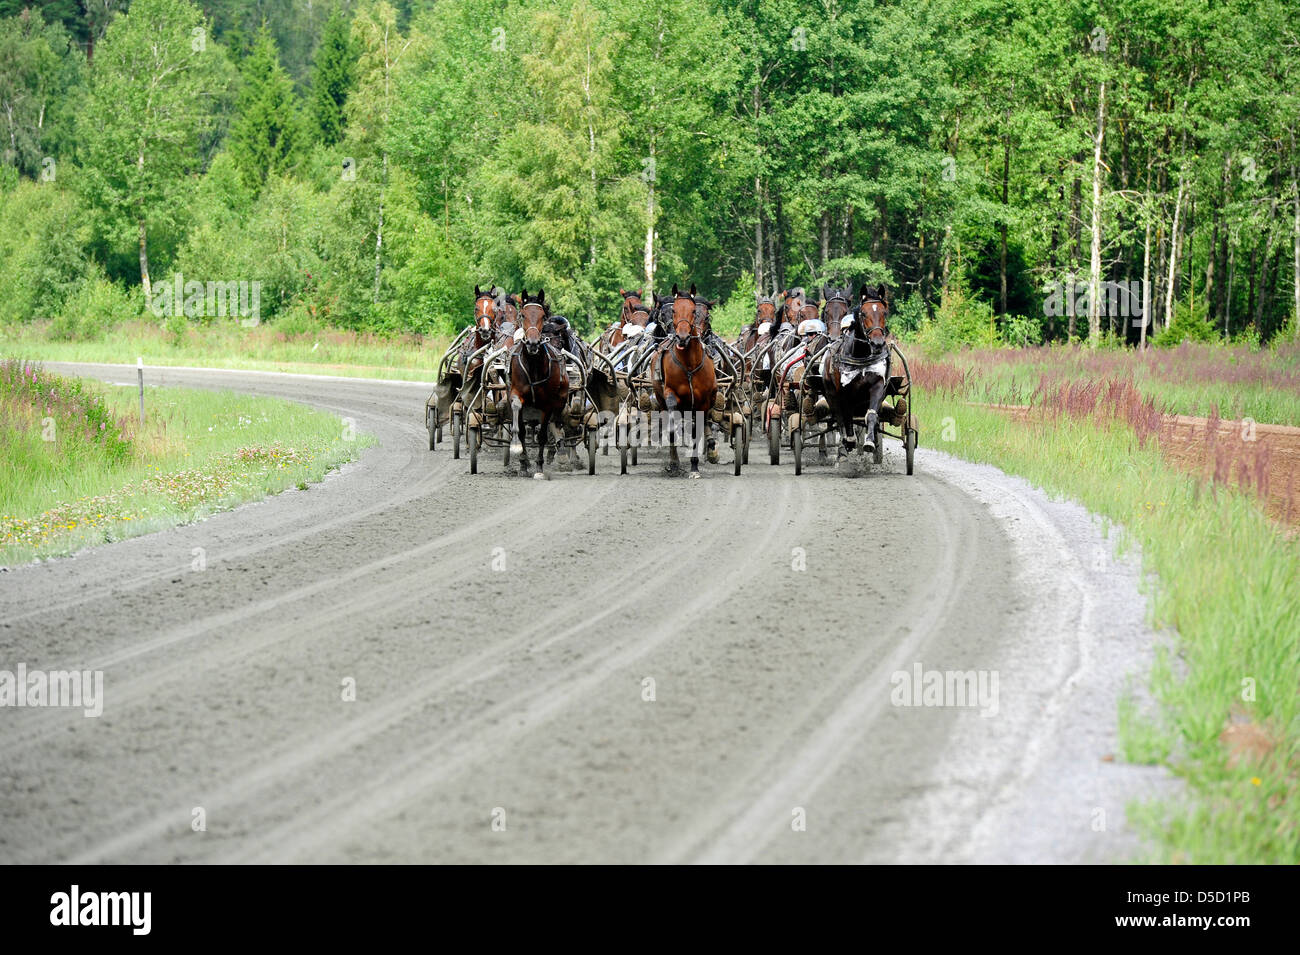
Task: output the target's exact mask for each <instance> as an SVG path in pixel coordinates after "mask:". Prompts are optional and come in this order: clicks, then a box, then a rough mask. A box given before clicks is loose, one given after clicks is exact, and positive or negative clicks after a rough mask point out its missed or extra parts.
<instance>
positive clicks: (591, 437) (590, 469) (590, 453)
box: [587, 428, 600, 474]
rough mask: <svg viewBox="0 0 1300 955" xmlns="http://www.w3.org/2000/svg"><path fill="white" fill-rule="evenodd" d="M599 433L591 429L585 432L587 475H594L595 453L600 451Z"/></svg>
mask: <svg viewBox="0 0 1300 955" xmlns="http://www.w3.org/2000/svg"><path fill="white" fill-rule="evenodd" d="M599 446H600V433H599V432H598V431H597V430H596V429H595V428H591V429H590V430H589V431H588V432H587V473H588V474H595V473H596V452H597V451H598V450H600V447H599Z"/></svg>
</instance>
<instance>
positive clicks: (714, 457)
mask: <svg viewBox="0 0 1300 955" xmlns="http://www.w3.org/2000/svg"><path fill="white" fill-rule="evenodd" d="M706 457H707V458H708V461H709V463H710V464H717V463H718V452H717V451H710V452H709V453H708V454H707V455H706Z"/></svg>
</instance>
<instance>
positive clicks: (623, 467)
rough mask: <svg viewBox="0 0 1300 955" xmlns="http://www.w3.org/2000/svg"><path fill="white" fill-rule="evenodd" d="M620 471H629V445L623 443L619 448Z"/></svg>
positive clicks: (623, 472) (624, 472)
mask: <svg viewBox="0 0 1300 955" xmlns="http://www.w3.org/2000/svg"><path fill="white" fill-rule="evenodd" d="M618 473H619V474H626V473H627V445H623V446H622V447H620V448H619V449H618Z"/></svg>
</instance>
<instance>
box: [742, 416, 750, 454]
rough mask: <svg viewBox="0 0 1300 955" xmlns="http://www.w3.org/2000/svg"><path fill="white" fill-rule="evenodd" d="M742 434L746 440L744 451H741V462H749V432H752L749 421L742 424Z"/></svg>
mask: <svg viewBox="0 0 1300 955" xmlns="http://www.w3.org/2000/svg"><path fill="white" fill-rule="evenodd" d="M740 434H741V438H742V440H743V441H744V451H743V452H742V453H741V456H740V463H741V464H749V434H750V428H749V421H746V422H745V423H744V424H743V425H741V426H740Z"/></svg>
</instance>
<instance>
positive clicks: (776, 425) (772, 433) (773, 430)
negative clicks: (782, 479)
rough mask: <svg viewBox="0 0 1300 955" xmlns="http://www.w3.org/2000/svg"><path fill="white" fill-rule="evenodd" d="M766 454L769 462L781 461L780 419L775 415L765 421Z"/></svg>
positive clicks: (776, 462) (778, 462)
mask: <svg viewBox="0 0 1300 955" xmlns="http://www.w3.org/2000/svg"><path fill="white" fill-rule="evenodd" d="M767 456H768V457H769V458H770V459H771V462H770V463H772V464H780V463H781V419H780V418H777V417H774V418H773V419H772V420H771V421H769V422H768V423H767Z"/></svg>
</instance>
